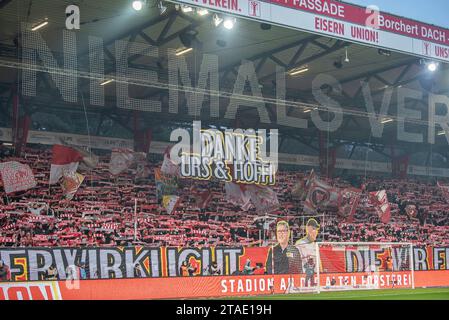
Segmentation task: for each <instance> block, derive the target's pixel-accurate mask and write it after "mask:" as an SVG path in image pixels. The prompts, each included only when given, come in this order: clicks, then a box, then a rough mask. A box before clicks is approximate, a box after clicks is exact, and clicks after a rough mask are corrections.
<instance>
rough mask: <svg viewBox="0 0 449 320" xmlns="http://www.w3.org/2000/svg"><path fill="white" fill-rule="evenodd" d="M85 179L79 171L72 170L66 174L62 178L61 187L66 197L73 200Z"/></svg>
mask: <svg viewBox="0 0 449 320" xmlns="http://www.w3.org/2000/svg"><path fill="white" fill-rule="evenodd" d="M83 181H84V176H83V175H82V174H79V173H77V172H71V173H67V174H64V176H63V177H62V178H61V182H60V183H61V188H62V191H63V192H64V195H65V198H66V199H67V200H72V199H73V197H74V196H75V193H76V192H77V191H78V188H79V187H80V185H81V183H83Z"/></svg>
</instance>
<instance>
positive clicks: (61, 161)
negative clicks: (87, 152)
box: [49, 144, 83, 184]
mask: <svg viewBox="0 0 449 320" xmlns="http://www.w3.org/2000/svg"><path fill="white" fill-rule="evenodd" d="M52 152H53V156H52V159H51V167H50V180H49V183H50V184H55V183H58V181H59V179H60V178H61V177H62V176H63V175H64V173H65V174H66V175H69V174H73V173H75V172H76V170H77V169H78V164H79V162H80V161H82V160H83V156H82V155H81V153H80V152H78V151H77V150H75V149H72V148H70V147H67V146H63V145H60V144H55V145H54V146H53V149H52Z"/></svg>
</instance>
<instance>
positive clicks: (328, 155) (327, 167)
mask: <svg viewBox="0 0 449 320" xmlns="http://www.w3.org/2000/svg"><path fill="white" fill-rule="evenodd" d="M318 144H319V148H320V154H319V161H320V173H321V174H322V175H324V176H326V177H327V178H332V176H333V174H334V169H335V163H336V160H337V148H336V147H329V141H328V139H327V138H326V136H325V134H324V132H322V131H320V132H319V137H318Z"/></svg>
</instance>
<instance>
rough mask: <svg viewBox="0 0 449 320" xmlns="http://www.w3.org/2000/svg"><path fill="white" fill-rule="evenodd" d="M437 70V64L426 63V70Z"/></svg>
mask: <svg viewBox="0 0 449 320" xmlns="http://www.w3.org/2000/svg"><path fill="white" fill-rule="evenodd" d="M437 69H438V63H436V62H433V61H431V62H429V63H427V70H429V71H430V72H435V71H436V70H437Z"/></svg>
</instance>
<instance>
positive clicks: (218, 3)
mask: <svg viewBox="0 0 449 320" xmlns="http://www.w3.org/2000/svg"><path fill="white" fill-rule="evenodd" d="M203 3H204V4H209V5H210V6H213V7H217V8H225V9H230V10H232V11H240V10H239V6H238V0H203Z"/></svg>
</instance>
